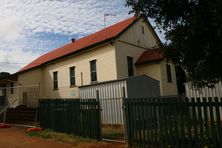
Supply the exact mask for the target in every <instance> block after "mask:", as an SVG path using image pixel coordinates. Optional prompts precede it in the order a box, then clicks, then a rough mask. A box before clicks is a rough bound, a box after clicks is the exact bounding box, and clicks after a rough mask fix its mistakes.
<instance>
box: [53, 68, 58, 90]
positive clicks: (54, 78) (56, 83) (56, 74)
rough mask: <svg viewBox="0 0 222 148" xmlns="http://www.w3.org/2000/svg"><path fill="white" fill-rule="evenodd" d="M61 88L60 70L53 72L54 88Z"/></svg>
mask: <svg viewBox="0 0 222 148" xmlns="http://www.w3.org/2000/svg"><path fill="white" fill-rule="evenodd" d="M58 89H59V81H58V71H54V72H53V90H58Z"/></svg>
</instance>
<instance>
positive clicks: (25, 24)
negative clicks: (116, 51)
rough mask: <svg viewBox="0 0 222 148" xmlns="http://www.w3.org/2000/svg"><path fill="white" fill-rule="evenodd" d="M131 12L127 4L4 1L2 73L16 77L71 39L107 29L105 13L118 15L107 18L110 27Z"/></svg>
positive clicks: (110, 0)
mask: <svg viewBox="0 0 222 148" xmlns="http://www.w3.org/2000/svg"><path fill="white" fill-rule="evenodd" d="M130 10H131V9H130V8H128V7H125V0H13V1H12V0H1V5H0V20H1V23H0V72H2V71H7V72H10V73H14V72H16V71H18V70H19V69H20V68H21V67H23V66H25V65H27V64H28V63H29V62H31V61H33V60H34V59H36V58H37V57H39V56H40V55H42V54H44V53H46V52H49V51H51V50H53V49H55V48H57V47H60V46H62V45H64V44H66V43H68V42H70V39H71V38H81V37H84V36H86V35H88V34H91V33H94V32H96V31H98V30H101V29H103V28H104V14H105V13H111V14H116V16H108V17H107V19H106V20H107V21H106V23H107V25H108V26H109V25H112V24H114V23H116V22H119V21H121V20H124V19H126V18H129V17H130V16H132V14H131V15H129V14H128V12H129V11H130ZM151 23H152V22H151ZM152 25H154V23H152ZM158 34H159V33H158ZM159 36H161V39H162V40H163V35H160V34H159Z"/></svg>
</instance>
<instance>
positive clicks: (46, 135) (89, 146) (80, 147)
mask: <svg viewBox="0 0 222 148" xmlns="http://www.w3.org/2000/svg"><path fill="white" fill-rule="evenodd" d="M27 134H28V135H29V136H31V137H40V138H43V139H50V140H53V141H57V142H62V143H68V144H71V145H73V146H74V147H75V148H126V146H125V145H124V144H119V143H108V142H102V141H97V140H94V139H89V138H83V137H79V136H73V135H67V134H64V133H57V132H54V131H51V130H44V131H40V132H27Z"/></svg>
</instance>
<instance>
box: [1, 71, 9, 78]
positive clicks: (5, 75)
mask: <svg viewBox="0 0 222 148" xmlns="http://www.w3.org/2000/svg"><path fill="white" fill-rule="evenodd" d="M9 76H10V73H8V72H0V80H2V79H6V78H8V77H9Z"/></svg>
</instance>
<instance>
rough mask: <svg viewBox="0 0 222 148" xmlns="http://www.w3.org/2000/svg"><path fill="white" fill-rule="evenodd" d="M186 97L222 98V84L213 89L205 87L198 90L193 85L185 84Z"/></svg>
mask: <svg viewBox="0 0 222 148" xmlns="http://www.w3.org/2000/svg"><path fill="white" fill-rule="evenodd" d="M185 92H186V97H188V98H203V97H206V98H208V97H218V98H220V97H222V82H219V83H217V84H216V85H215V87H213V88H209V87H204V88H201V89H197V88H195V87H192V85H191V83H185Z"/></svg>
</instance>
